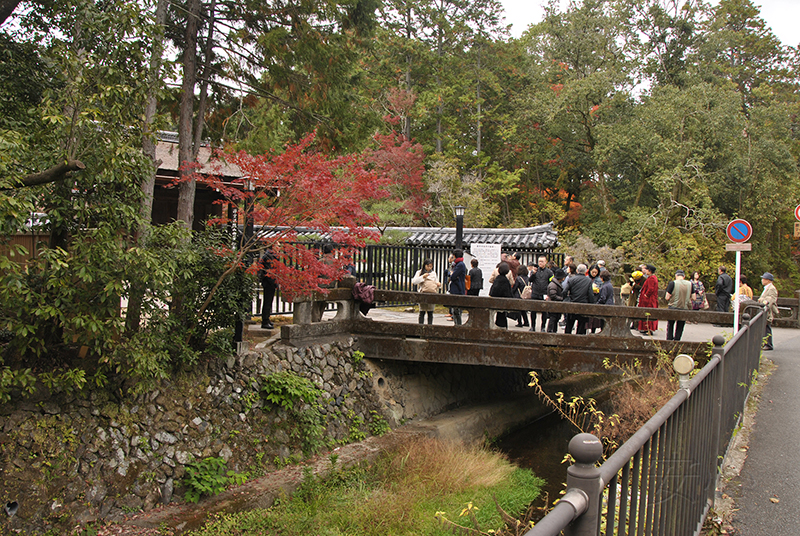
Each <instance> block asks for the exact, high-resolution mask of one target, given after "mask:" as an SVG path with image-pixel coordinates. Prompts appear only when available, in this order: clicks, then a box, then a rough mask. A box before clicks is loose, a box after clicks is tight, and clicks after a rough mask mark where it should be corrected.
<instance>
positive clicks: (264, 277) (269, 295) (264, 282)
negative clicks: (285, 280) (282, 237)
mask: <svg viewBox="0 0 800 536" xmlns="http://www.w3.org/2000/svg"><path fill="white" fill-rule="evenodd" d="M273 261H275V253H273V252H272V250H271V249H267V250H265V251H264V254H263V255H262V256H261V259H259V261H258V262H259V264H260V265H261V268H259V270H258V278H259V280H260V281H261V286H262V287H263V288H264V301H263V302H262V303H261V329H274V328H275V326H274V325H273V324H272V322H270V319H269V317H270V315H271V314H272V302H273V300H275V290H277V288H278V283H277V282H276V281H275V279H273V278H272V276H271V275H269V273H268V270H270V269H271V268H272V263H273Z"/></svg>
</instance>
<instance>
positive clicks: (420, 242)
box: [256, 222, 558, 250]
mask: <svg viewBox="0 0 800 536" xmlns="http://www.w3.org/2000/svg"><path fill="white" fill-rule="evenodd" d="M295 230H296V231H297V233H298V238H299V239H300V240H303V239H308V238H315V239H317V240H320V241H321V242H325V241H328V240H330V235H328V234H321V233H319V232H318V231H315V230H313V229H305V228H297V229H295ZM386 230H387V231H396V232H401V233H407V234H408V237H407V238H406V244H408V245H409V246H420V247H425V246H428V247H430V246H439V247H442V246H445V247H455V243H456V229H455V227H440V228H435V227H389V228H387V229H386ZM256 232H258V229H257V230H256ZM278 232H279V231H278V230H276V229H270V230H267V231H265V232H264V233H263V236H264V237H269V236H274V235H276V234H278ZM462 243H463V244H464V246H465V247H468V246H469V245H470V244H501V245H502V246H503V247H504V248H509V249H544V250H548V249H552V248H554V247H555V246H557V245H558V231H556V230H555V228H553V223H552V222H551V223H546V224H544V225H538V226H536V227H525V228H522V229H470V228H468V229H464V232H463V238H462Z"/></svg>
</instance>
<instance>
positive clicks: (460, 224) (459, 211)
mask: <svg viewBox="0 0 800 536" xmlns="http://www.w3.org/2000/svg"><path fill="white" fill-rule="evenodd" d="M465 209H466V207H463V206H461V205H458V206H456V207H455V211H456V249H461V248H462V244H461V241H462V237H463V235H464V210H465Z"/></svg>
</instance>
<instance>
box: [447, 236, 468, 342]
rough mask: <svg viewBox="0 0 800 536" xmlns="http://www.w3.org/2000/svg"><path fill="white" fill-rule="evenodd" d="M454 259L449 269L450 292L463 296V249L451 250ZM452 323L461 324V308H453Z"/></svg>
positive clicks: (464, 273) (464, 268)
mask: <svg viewBox="0 0 800 536" xmlns="http://www.w3.org/2000/svg"><path fill="white" fill-rule="evenodd" d="M453 255H454V256H455V260H454V261H453V267H452V268H451V269H450V287H449V291H450V294H457V295H459V296H463V295H465V294H466V293H467V282H466V276H467V266H466V265H465V264H464V250H461V249H455V250H453ZM453 324H455V325H456V326H460V325H461V309H459V308H457V307H454V308H453Z"/></svg>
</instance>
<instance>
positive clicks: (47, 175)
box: [3, 160, 86, 190]
mask: <svg viewBox="0 0 800 536" xmlns="http://www.w3.org/2000/svg"><path fill="white" fill-rule="evenodd" d="M83 169H86V165H85V164H84V163H83V162H81V161H80V160H67V161H66V162H63V163H61V164H58V165H55V166H53V167H51V168H50V169H46V170H44V171H40V172H39V173H32V174H30V175H26V176H25V177H22V178H21V179H19V182H18V184H17V185H16V186H13V187H11V188H3V190H15V189H17V188H25V187H26V186H39V185H40V184H47V183H50V182H56V181H60V180H62V179H64V178H66V177H67V175H68V174H69V173H71V172H72V171H81V170H83Z"/></svg>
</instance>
